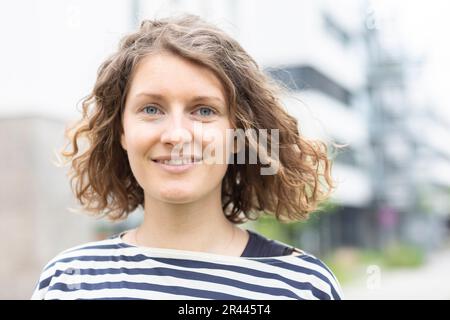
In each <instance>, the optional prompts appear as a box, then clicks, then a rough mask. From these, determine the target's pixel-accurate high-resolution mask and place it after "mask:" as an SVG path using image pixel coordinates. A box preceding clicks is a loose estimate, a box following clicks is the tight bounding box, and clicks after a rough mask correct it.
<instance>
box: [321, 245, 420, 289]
mask: <svg viewBox="0 0 450 320" xmlns="http://www.w3.org/2000/svg"><path fill="white" fill-rule="evenodd" d="M323 260H324V262H325V264H327V265H328V267H329V268H330V269H331V270H332V271H333V272H334V274H335V275H336V277H337V278H338V279H339V282H340V283H346V282H350V281H353V280H355V279H357V278H362V277H364V276H366V272H367V267H368V266H370V265H376V266H379V267H380V268H382V269H395V268H415V267H419V266H421V265H423V263H424V262H425V252H424V251H423V250H422V249H421V248H419V247H417V246H412V245H407V244H401V243H396V244H392V245H389V246H388V247H387V248H386V249H384V250H383V251H377V250H371V249H358V248H339V249H336V250H335V251H333V252H332V253H331V254H330V255H328V256H327V257H325V258H324V259H323Z"/></svg>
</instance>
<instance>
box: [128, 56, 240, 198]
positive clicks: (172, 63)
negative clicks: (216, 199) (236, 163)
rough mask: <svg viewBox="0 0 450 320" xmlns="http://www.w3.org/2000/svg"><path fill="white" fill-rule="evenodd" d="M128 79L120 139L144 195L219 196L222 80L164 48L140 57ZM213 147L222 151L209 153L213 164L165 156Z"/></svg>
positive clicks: (224, 113) (225, 118)
mask: <svg viewBox="0 0 450 320" xmlns="http://www.w3.org/2000/svg"><path fill="white" fill-rule="evenodd" d="M131 81H132V82H131V85H130V89H129V92H128V95H127V99H126V102H125V110H124V114H123V130H124V133H123V134H122V136H121V144H122V147H123V148H124V149H125V150H126V151H127V154H128V160H129V162H130V167H131V170H132V172H133V175H134V176H135V178H136V180H137V182H138V183H139V185H140V186H141V187H142V188H143V189H144V193H145V194H146V197H150V198H153V199H156V200H159V201H163V202H170V203H188V202H193V201H196V200H198V199H200V198H202V197H205V196H208V195H211V194H212V193H214V195H215V196H220V192H221V189H220V187H221V183H222V179H223V177H224V175H225V173H226V170H227V164H226V161H225V160H226V157H228V155H227V151H226V149H227V148H224V146H225V145H226V142H225V140H226V134H225V132H226V129H228V128H232V126H231V122H230V117H229V111H228V107H227V100H226V97H225V94H224V88H223V86H222V84H221V82H220V80H219V79H218V78H217V77H216V76H215V74H214V73H213V72H212V71H211V70H209V69H208V68H206V67H203V66H200V65H198V64H195V63H193V62H190V61H188V60H186V59H183V58H181V57H179V56H176V55H174V54H170V53H166V52H164V53H158V54H152V55H149V56H146V57H145V58H143V59H142V60H141V61H140V63H139V64H138V66H137V69H136V71H135V73H134V76H133V78H132V80H131ZM211 138H212V140H211ZM211 146H214V149H215V148H217V149H215V150H222V151H221V152H222V153H221V154H220V153H217V152H216V153H214V152H212V153H211V155H213V156H215V157H220V159H219V158H216V159H215V162H216V163H212V162H211V161H208V159H204V161H203V162H202V163H199V162H197V163H196V162H194V163H188V162H190V161H186V160H185V162H181V164H182V165H180V162H167V161H165V160H166V159H168V158H170V157H171V156H172V158H173V155H174V154H175V153H176V154H177V155H179V156H181V158H187V159H190V160H192V159H194V158H197V157H200V158H201V157H203V156H205V155H206V154H207V153H208V152H206V153H205V150H206V149H209V150H212V149H211ZM175 151H176V152H175ZM205 158H206V156H205ZM183 163H184V165H183Z"/></svg>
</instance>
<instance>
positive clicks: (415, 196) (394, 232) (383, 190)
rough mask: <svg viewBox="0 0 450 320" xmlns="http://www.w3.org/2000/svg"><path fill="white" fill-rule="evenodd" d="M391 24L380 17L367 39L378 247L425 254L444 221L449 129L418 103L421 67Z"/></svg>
mask: <svg viewBox="0 0 450 320" xmlns="http://www.w3.org/2000/svg"><path fill="white" fill-rule="evenodd" d="M397 23H398V20H397V19H396V17H395V16H385V17H383V18H382V19H381V18H380V19H378V21H377V24H376V25H375V26H373V27H372V28H367V33H366V40H367V46H368V53H369V56H370V59H369V72H368V79H369V81H368V91H369V94H370V97H371V103H372V108H371V119H372V121H370V122H369V125H370V130H371V143H372V147H373V149H374V154H375V156H376V158H375V161H374V164H373V166H372V168H373V170H372V173H373V177H372V180H373V185H374V189H375V198H374V210H375V213H376V215H377V220H378V224H377V225H378V228H379V240H380V241H379V244H380V245H383V244H386V243H387V242H390V241H402V242H407V243H412V244H416V245H419V246H421V247H423V248H424V249H431V248H433V247H436V246H438V245H439V244H440V243H441V242H442V240H443V238H444V236H445V232H446V230H445V220H446V219H448V216H449V215H450V174H449V173H450V149H449V148H448V144H447V143H446V142H444V141H449V140H450V130H449V129H448V125H446V124H445V123H444V122H443V121H442V120H441V119H439V118H438V117H436V115H435V114H434V113H433V111H432V110H433V109H432V108H431V107H432V106H431V105H430V102H427V101H424V100H423V99H421V97H420V91H423V89H422V88H423V86H422V87H421V80H420V79H421V76H420V70H421V64H422V61H417V60H414V59H413V57H411V56H409V55H408V51H407V48H406V47H405V43H404V39H401V38H400V36H399V35H398V33H397V32H396V31H397V30H398V26H397V25H396V24H397ZM422 85H423V84H422ZM423 94H424V93H423V92H422V95H423Z"/></svg>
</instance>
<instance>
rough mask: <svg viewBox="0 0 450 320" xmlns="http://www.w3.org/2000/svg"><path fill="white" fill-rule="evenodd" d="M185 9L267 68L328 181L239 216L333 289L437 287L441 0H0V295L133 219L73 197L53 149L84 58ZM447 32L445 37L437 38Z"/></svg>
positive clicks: (446, 203)
mask: <svg viewBox="0 0 450 320" xmlns="http://www.w3.org/2000/svg"><path fill="white" fill-rule="evenodd" d="M183 12H189V13H194V14H198V15H200V16H202V17H203V18H205V19H207V20H208V21H210V22H213V23H215V24H216V25H218V26H219V27H221V28H223V29H224V30H226V31H227V32H228V33H230V34H231V35H232V36H233V37H235V38H236V39H237V40H238V41H239V42H240V43H241V44H242V46H243V47H244V48H245V49H246V50H247V51H248V52H249V53H250V54H251V55H252V56H253V57H254V58H255V60H256V61H257V62H258V63H259V64H260V66H261V67H262V68H263V69H264V70H265V72H267V73H268V74H269V75H270V76H272V77H273V78H275V79H277V80H278V81H280V82H281V83H283V84H284V85H285V86H287V87H288V88H289V89H290V92H289V94H286V96H285V97H283V101H284V102H285V105H286V107H287V109H288V110H289V112H290V113H291V114H293V115H294V116H296V117H297V118H298V120H299V129H300V132H301V133H303V134H304V135H305V136H307V137H310V138H320V139H324V140H326V141H328V142H329V143H331V142H332V141H333V142H337V143H339V144H345V145H347V147H346V148H343V149H341V150H338V151H336V150H334V151H333V150H331V151H330V156H332V157H333V158H334V159H335V162H334V167H333V176H334V179H335V180H336V183H337V186H338V187H337V190H336V192H335V193H334V195H333V197H332V198H331V199H330V201H328V202H327V203H326V204H325V205H324V206H323V208H322V209H321V210H320V211H319V212H317V213H314V214H312V215H311V218H310V219H309V220H308V221H307V222H299V223H291V224H280V223H277V222H275V221H274V219H272V218H270V217H264V218H262V219H261V220H259V221H258V222H249V223H246V224H245V225H243V226H242V227H244V228H248V229H252V230H257V231H259V232H260V233H262V234H264V235H265V236H267V237H270V238H272V239H276V240H279V241H283V242H286V243H289V244H292V245H295V246H297V247H299V248H301V249H303V250H306V251H308V252H310V253H312V254H314V255H316V256H317V257H319V258H321V259H323V260H324V261H325V262H326V263H327V264H328V265H329V266H330V268H331V269H332V270H333V271H334V272H335V274H336V275H337V277H338V279H339V280H340V282H341V284H342V287H343V290H344V294H345V297H346V298H349V299H435V298H436V299H450V276H449V273H448V270H450V241H449V234H450V232H449V228H450V106H449V103H450V96H449V95H448V93H449V91H450V90H449V89H450V86H449V81H448V80H447V77H448V74H449V72H450V62H449V58H450V44H449V41H448V35H447V33H448V30H450V22H449V19H448V18H447V15H448V12H450V2H448V1H445V0H428V1H422V0H408V1H406V0H405V1H401V0H390V1H386V0H384V1H383V0H376V1H368V0H367V1H366V0H339V1H331V0H320V1H319V0H299V1H288V0H277V1H274V0H246V1H238V0H215V1H208V0H205V1H202V0H171V1H162V0H152V1H144V0H128V1H126V0H123V1H111V0H96V1H81V0H80V1H75V0H66V1H61V0H41V1H33V0H18V1H2V2H0V34H1V38H0V39H1V41H2V45H1V51H0V152H1V157H0V178H1V184H0V219H1V224H0V228H1V229H0V230H1V234H2V236H4V237H3V241H1V243H0V250H1V252H2V253H3V258H2V262H1V264H0V299H28V298H29V297H30V296H31V293H32V290H33V288H34V286H35V284H36V282H37V279H38V277H39V274H40V272H41V269H42V267H43V266H44V264H45V263H46V262H47V261H48V260H49V259H51V258H52V257H54V256H55V255H56V254H57V253H59V252H60V251H62V250H64V249H67V248H69V247H71V246H74V245H77V244H81V243H84V242H87V241H92V240H97V239H103V238H105V237H108V236H109V235H112V234H114V233H116V232H119V231H121V230H124V229H127V228H132V227H134V226H136V225H137V224H139V222H140V221H141V219H142V212H140V211H136V212H135V213H133V214H131V215H130V217H129V218H128V220H126V221H123V222H120V223H114V224H113V223H110V222H107V221H101V220H98V219H94V218H90V217H88V216H86V215H84V214H82V213H76V212H73V209H74V208H78V206H77V203H76V202H75V200H74V196H73V195H72V193H71V190H70V184H69V180H68V178H67V176H66V173H67V168H58V167H56V166H55V165H54V164H53V162H54V161H55V160H56V159H57V158H56V155H55V152H56V151H57V150H58V149H59V148H60V147H61V146H63V144H64V142H65V141H64V140H63V132H64V128H65V127H66V126H67V124H69V123H71V122H72V121H74V120H76V119H78V118H79V117H80V115H81V113H80V110H81V105H80V103H79V102H80V100H81V99H82V98H83V97H84V96H86V95H87V94H88V93H89V92H90V90H91V89H92V87H93V85H94V82H95V76H96V72H97V68H98V67H99V65H100V63H101V62H102V61H103V60H104V59H105V58H106V57H107V56H108V55H109V54H110V53H112V52H113V51H114V50H115V49H116V47H117V44H118V41H119V39H120V38H121V37H122V36H123V35H125V34H126V33H128V32H130V31H132V30H135V29H136V28H137V27H138V25H139V23H140V21H141V20H142V19H145V18H150V19H152V18H160V17H164V16H167V15H171V14H179V13H183ZM446 39H447V40H446Z"/></svg>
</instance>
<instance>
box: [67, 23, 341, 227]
mask: <svg viewBox="0 0 450 320" xmlns="http://www.w3.org/2000/svg"><path fill="white" fill-rule="evenodd" d="M162 51H168V52H171V53H174V54H176V55H178V56H180V57H183V58H185V59H189V60H190V61H193V62H196V63H198V64H200V65H202V66H206V67H207V68H209V69H210V70H212V71H213V72H214V73H215V75H216V76H217V77H218V78H219V79H220V80H221V82H222V84H223V86H224V88H225V92H226V96H227V100H228V108H229V110H230V115H231V122H232V125H233V126H234V128H241V129H244V130H247V129H256V130H258V129H266V128H277V129H279V142H278V143H279V164H280V165H279V170H278V171H277V172H276V174H274V175H261V174H260V169H261V167H262V164H261V163H259V162H258V163H257V164H247V163H246V164H234V163H236V162H234V163H233V164H229V165H228V168H227V171H226V174H225V176H224V178H223V180H222V206H223V211H224V214H225V215H226V217H227V219H228V220H229V221H231V222H233V223H242V222H246V221H248V220H256V219H257V218H258V217H259V216H260V214H262V213H266V214H270V215H274V216H275V217H276V218H277V219H278V220H279V221H281V222H288V221H296V220H304V219H306V218H308V216H309V214H310V213H311V212H312V211H314V210H316V209H317V208H318V205H319V203H320V202H321V201H323V200H325V199H326V198H327V197H328V196H329V194H330V192H331V190H332V189H333V188H334V186H333V182H332V179H331V164H332V162H331V160H330V159H329V158H328V154H327V145H326V144H325V143H324V142H322V141H318V140H308V139H306V138H304V137H302V136H301V135H300V134H299V128H298V123H297V120H296V119H295V118H294V117H292V116H291V115H289V114H288V112H287V111H286V110H285V109H284V107H283V105H282V103H281V101H280V99H281V98H280V97H281V95H282V94H283V93H285V92H286V91H287V89H286V88H284V87H283V86H282V85H281V84H279V83H277V82H276V81H275V80H273V79H271V78H270V77H269V76H267V75H266V74H265V73H264V72H263V71H262V70H261V69H260V68H259V66H258V65H257V63H256V62H255V61H254V60H253V59H252V57H250V56H249V55H248V53H247V52H246V51H245V50H244V49H243V48H242V47H241V46H240V44H239V43H238V42H237V41H236V40H234V39H233V38H231V37H230V36H229V35H227V34H226V33H225V32H223V31H222V30H220V29H219V28H217V27H216V26H214V25H211V24H210V23H207V22H205V21H204V20H202V19H200V18H199V17H198V16H195V15H182V16H178V17H171V18H166V19H160V20H144V21H143V22H142V23H141V25H140V28H139V30H137V31H136V32H134V33H131V34H128V35H126V36H125V37H123V38H122V39H121V41H120V43H119V47H118V50H117V51H116V52H115V53H114V54H112V55H111V56H110V57H109V58H107V59H106V61H104V62H103V63H102V64H101V66H100V67H99V69H98V73H97V80H96V83H95V86H94V88H93V90H92V92H91V93H90V94H89V95H88V96H87V97H85V98H83V100H82V109H83V110H82V118H81V119H80V120H79V121H78V122H76V123H75V125H73V126H69V127H68V128H67V129H66V137H67V138H68V140H69V142H68V144H67V145H66V146H65V147H64V148H63V150H62V151H61V155H62V156H63V158H64V159H65V160H66V163H70V164H71V166H70V181H71V186H72V189H73V191H74V193H75V195H76V198H77V199H78V201H79V202H80V203H81V205H82V206H83V207H82V209H83V210H84V211H86V212H90V213H94V214H95V215H103V216H106V217H108V218H110V219H111V220H120V219H124V218H126V217H127V216H128V214H129V213H131V212H132V211H134V210H135V209H136V208H137V207H138V206H142V208H143V207H144V190H143V189H142V187H141V186H140V185H139V184H138V183H137V181H136V179H135V177H134V176H133V173H132V171H131V168H130V164H129V162H128V157H127V154H126V152H125V150H124V149H123V148H122V146H121V144H120V136H121V134H122V133H123V127H122V120H123V119H122V117H123V111H124V103H125V100H126V96H127V92H128V89H129V85H130V82H131V80H130V79H131V78H132V75H133V72H134V71H135V70H136V66H137V64H138V63H139V61H141V59H142V58H143V57H145V56H147V55H149V54H152V53H158V52H162ZM82 138H84V139H86V142H87V143H86V148H85V149H84V150H81V149H80V146H79V144H80V143H81V142H82V141H81V139H82ZM268 143H269V148H270V143H271V141H270V140H269V141H268ZM69 145H72V146H73V147H72V150H71V151H66V148H67V146H69ZM245 147H246V148H248V147H249V146H248V144H247V143H246V145H245Z"/></svg>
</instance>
